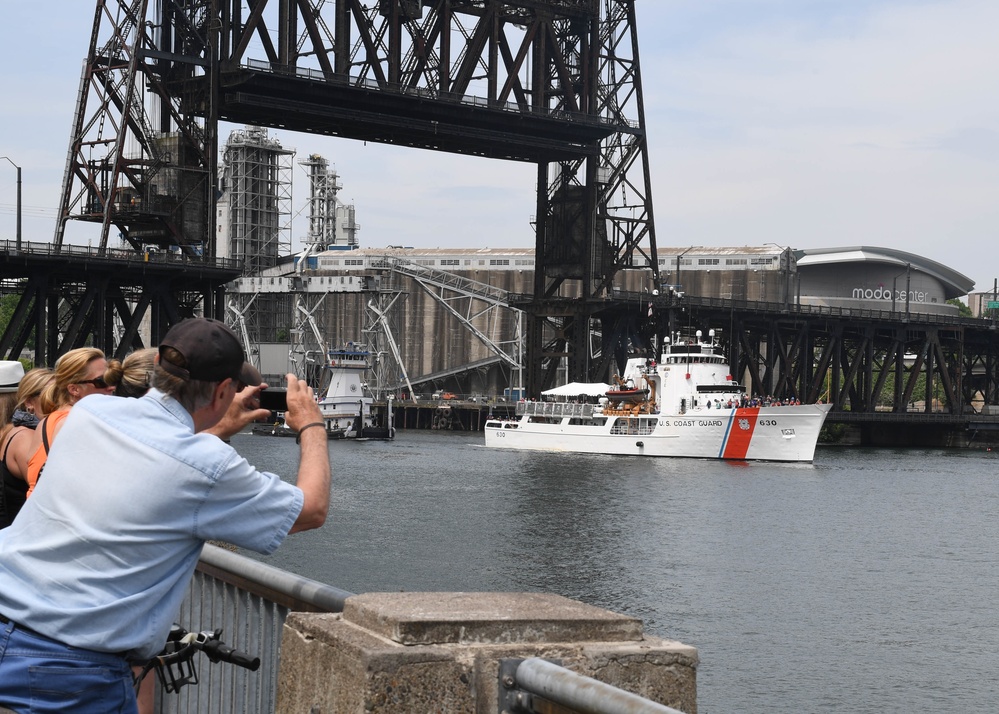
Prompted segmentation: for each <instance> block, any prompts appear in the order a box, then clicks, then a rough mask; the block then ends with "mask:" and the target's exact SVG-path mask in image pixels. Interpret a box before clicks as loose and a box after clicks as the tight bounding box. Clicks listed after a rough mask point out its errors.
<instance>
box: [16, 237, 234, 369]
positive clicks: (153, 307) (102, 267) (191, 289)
mask: <svg viewBox="0 0 999 714" xmlns="http://www.w3.org/2000/svg"><path fill="white" fill-rule="evenodd" d="M240 274H241V266H240V264H239V263H238V262H237V261H234V260H225V259H214V260H207V259H204V258H202V257H200V256H192V255H182V254H174V253H169V252H165V251H148V252H147V251H135V250H132V249H127V248H123V249H105V250H100V249H98V248H94V247H90V246H78V245H66V244H64V245H61V246H60V245H55V244H53V243H35V242H27V241H25V242H15V241H0V281H2V285H3V288H2V289H3V293H4V294H5V295H9V294H17V295H18V296H19V298H18V303H17V305H16V306H15V307H14V310H13V314H12V315H11V318H10V321H9V322H8V324H7V325H6V326H5V328H4V332H3V335H2V336H0V356H2V358H3V359H16V358H17V357H18V356H20V355H21V354H22V352H23V351H24V350H26V349H27V350H29V351H32V352H33V353H34V357H35V363H36V364H39V365H51V364H52V363H53V362H55V360H56V358H57V357H58V356H59V355H61V354H63V353H65V352H67V351H69V350H71V349H74V348H76V347H82V346H85V345H92V346H95V347H99V348H100V349H102V350H104V351H105V352H106V353H108V354H110V355H113V356H115V357H118V358H121V357H123V356H124V355H125V354H127V353H128V352H130V351H131V350H133V349H138V348H141V347H145V346H146V345H144V344H143V343H142V341H141V339H140V337H139V335H140V329H139V328H140V324H141V323H142V322H143V320H146V319H148V321H149V324H150V329H151V332H152V339H153V342H154V344H155V343H156V342H158V341H159V338H160V337H162V335H163V334H164V333H165V332H166V330H167V329H169V327H170V325H172V324H174V323H175V322H177V321H179V320H181V319H183V318H185V317H189V316H193V315H195V314H202V311H203V314H204V315H205V316H206V317H216V318H219V319H221V318H222V317H223V316H224V294H225V293H224V290H225V287H224V286H225V284H226V283H228V282H230V281H231V280H234V279H235V278H237V277H239V275H240Z"/></svg>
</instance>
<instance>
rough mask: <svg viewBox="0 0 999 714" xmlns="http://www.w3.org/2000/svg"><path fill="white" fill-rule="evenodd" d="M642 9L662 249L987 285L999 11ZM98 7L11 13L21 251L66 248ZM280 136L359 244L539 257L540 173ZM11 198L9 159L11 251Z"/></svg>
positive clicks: (6, 109) (737, 2)
mask: <svg viewBox="0 0 999 714" xmlns="http://www.w3.org/2000/svg"><path fill="white" fill-rule="evenodd" d="M635 4H636V8H637V13H638V25H639V41H640V51H641V67H642V73H643V85H644V96H645V103H646V114H647V117H646V118H647V122H648V126H649V137H650V138H649V143H650V151H651V157H652V194H653V197H654V201H655V216H656V231H657V242H658V245H659V246H660V247H670V246H690V245H705V246H736V245H763V244H766V243H771V242H772V243H776V244H779V245H781V246H788V245H790V246H792V247H794V248H823V247H832V246H842V245H871V246H882V247H890V248H898V249H902V250H908V251H911V252H913V253H916V254H919V255H922V256H925V257H928V258H931V259H933V260H937V261H939V262H941V263H943V264H945V265H947V266H949V267H951V268H954V269H955V270H958V271H960V272H962V273H964V274H965V275H967V276H969V277H970V278H972V279H973V280H974V281H975V282H976V283H977V289H979V290H985V289H989V288H991V287H992V283H993V279H994V278H995V277H996V276H997V275H999V266H997V264H996V260H995V259H994V258H993V254H992V252H993V250H994V248H995V246H996V243H997V241H996V233H997V228H999V41H997V34H996V33H997V30H996V28H997V27H999V2H996V0H922V1H919V0H637V2H636V3H635ZM94 5H95V4H94V2H92V1H89V0H50V1H49V2H45V3H27V2H17V1H15V0H0V12H2V17H3V20H4V21H3V22H2V23H0V59H2V61H3V66H4V68H5V69H4V71H3V73H2V75H0V129H2V131H0V156H9V157H10V158H11V159H12V160H13V161H14V162H15V163H17V164H19V165H20V166H21V167H22V171H23V215H24V237H25V239H26V240H33V241H35V240H37V241H49V240H51V237H52V233H53V229H54V220H55V210H56V206H57V204H58V200H59V193H60V191H61V184H62V177H63V172H64V170H65V164H66V155H67V150H68V142H69V130H70V125H71V122H72V118H73V117H72V114H73V109H74V104H75V101H76V95H77V91H78V89H79V83H80V72H81V65H82V61H83V58H84V57H85V55H86V53H87V49H88V47H87V44H88V41H89V34H90V27H91V23H92V21H93V14H94ZM232 128H238V127H230V126H227V127H224V128H223V130H222V135H223V138H224V137H225V136H227V135H228V131H229V130H230V129H232ZM272 135H273V132H272ZM278 136H279V138H280V139H281V141H282V143H283V144H284V145H285V146H286V147H290V148H294V149H296V151H297V157H296V162H297V160H298V159H299V158H304V157H305V156H306V155H307V154H310V153H314V152H315V153H320V154H322V155H323V156H325V157H326V158H328V159H329V160H330V161H331V162H332V163H333V164H334V165H335V166H336V169H337V171H338V173H339V174H340V181H341V184H342V185H343V190H342V192H341V194H340V196H341V198H342V199H343V200H345V201H346V202H348V203H353V204H354V205H355V207H356V209H357V220H358V222H359V223H360V225H361V232H360V234H359V236H360V240H361V243H362V245H363V246H364V247H382V246H386V245H389V244H402V245H412V246H418V247H438V246H439V247H451V246H456V247H465V246H469V247H470V246H476V247H477V246H488V247H532V246H533V245H534V236H533V231H532V229H531V225H530V222H531V220H532V218H533V214H534V205H535V168H534V167H533V166H532V165H530V164H514V163H504V162H499V161H490V160H484V159H470V158H465V157H457V156H449V155H445V154H436V153H433V152H423V151H415V150H405V149H395V148H389V147H384V146H378V145H373V144H367V145H365V144H363V143H361V142H356V141H350V140H342V139H341V140H336V139H328V138H321V137H316V136H311V135H307V134H279V135H278ZM294 173H295V180H296V183H295V190H294V191H295V194H294V195H295V197H294V206H295V209H296V210H301V209H302V208H303V206H304V203H305V200H304V199H305V197H306V193H307V186H306V182H305V174H304V171H303V170H302V169H301V168H300V167H298V166H297V163H296V165H295V171H294ZM14 196H15V171H14V168H13V167H12V166H10V164H8V163H7V162H6V161H3V162H0V237H7V236H10V237H13V234H14V224H15V220H14V218H15V215H14V214H15V211H14ZM298 226H301V229H300V230H296V234H295V240H294V245H295V246H298V245H299V240H298V239H299V238H300V237H301V233H303V232H304V229H305V227H304V222H302V221H298V222H297V223H296V229H297V228H298ZM80 230H81V229H80V228H73V227H72V226H71V229H70V231H71V232H70V235H71V236H74V238H75V237H76V235H77V232H78V231H80ZM81 235H83V234H81ZM77 240H82V241H85V238H82V239H77Z"/></svg>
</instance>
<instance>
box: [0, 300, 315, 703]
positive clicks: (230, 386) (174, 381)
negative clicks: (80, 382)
mask: <svg viewBox="0 0 999 714" xmlns="http://www.w3.org/2000/svg"><path fill="white" fill-rule="evenodd" d="M287 380H288V411H287V413H286V421H287V423H288V425H289V426H290V427H291V428H292V429H295V430H296V431H298V432H299V440H300V444H301V450H302V451H301V460H300V463H299V470H298V478H297V482H296V485H291V484H288V483H285V482H283V481H282V480H281V479H280V478H279V477H278V476H276V475H274V474H271V473H266V472H261V471H258V470H256V469H255V468H253V467H252V466H251V465H250V464H249V463H247V462H246V460H245V459H243V458H242V457H240V456H239V454H238V453H236V452H235V451H234V450H233V449H232V448H231V447H230V446H228V445H227V444H226V443H225V442H223V441H222V440H220V439H219V438H217V437H216V436H213V435H211V434H205V433H199V432H203V431H205V430H206V429H209V428H212V427H215V428H216V433H218V425H219V423H220V421H222V420H223V417H224V416H225V415H226V413H227V411H228V410H229V409H230V405H231V404H232V402H233V400H234V398H235V396H236V393H237V391H239V390H240V389H241V388H242V386H243V385H247V390H246V392H245V393H244V395H241V399H242V400H243V402H244V404H246V406H247V409H252V408H253V406H254V404H253V400H254V399H255V398H256V395H257V393H258V392H259V389H260V384H261V380H260V374H259V373H258V372H257V371H256V370H255V369H254V368H253V367H252V366H250V365H248V364H246V363H245V362H244V355H243V350H242V347H241V346H240V344H239V340H238V339H237V338H236V336H235V334H234V333H233V332H232V331H231V330H230V329H229V328H227V327H226V326H225V325H224V324H222V323H220V322H217V321H215V320H207V319H201V318H195V319H191V320H185V321H184V322H181V323H178V324H177V325H175V326H174V327H173V328H172V329H171V330H170V331H169V332H168V333H167V335H166V337H165V338H164V339H163V342H162V343H161V345H160V347H159V357H158V361H157V365H156V367H155V368H154V374H153V389H152V390H150V392H149V393H148V394H147V395H146V396H144V397H142V398H140V399H119V398H115V397H112V396H104V395H94V396H91V397H87V398H85V399H83V400H81V401H80V402H78V403H77V404H76V405H75V406H74V407H73V410H72V412H71V413H70V415H69V417H68V418H67V419H66V422H65V424H64V425H63V428H62V430H61V431H60V432H59V437H58V439H56V441H55V442H54V443H53V445H52V450H51V453H50V454H49V457H48V461H47V463H46V466H45V470H44V472H43V475H42V477H41V478H40V479H39V481H38V486H37V487H36V489H35V492H34V494H33V495H32V496H31V497H30V498H29V499H28V501H27V503H26V504H25V506H24V508H23V509H22V510H21V513H20V514H19V515H18V517H17V519H16V520H15V521H14V524H13V525H12V526H10V527H9V528H7V529H5V530H3V531H0V706H7V707H10V708H11V709H14V710H15V711H29V710H30V711H31V712H67V711H72V712H85V713H89V712H94V713H96V712H110V711H115V712H118V711H121V712H134V711H135V695H134V692H133V689H132V681H131V670H130V667H129V663H130V662H141V661H144V660H147V659H149V658H150V657H152V656H153V655H154V654H156V653H157V652H159V651H160V650H161V649H162V647H163V644H164V642H165V640H166V636H167V632H168V630H169V628H170V625H171V624H172V623H173V622H174V620H175V619H176V616H177V613H178V611H179V608H180V604H181V601H182V600H183V597H184V594H185V592H186V590H187V586H188V583H189V582H190V579H191V575H192V574H193V572H194V568H195V565H196V564H197V561H198V558H199V556H200V553H201V548H202V546H203V545H204V542H205V541H207V540H220V541H225V542H228V543H232V544H234V545H236V546H239V547H243V548H249V549H251V550H255V551H257V552H260V553H271V552H273V551H274V550H275V549H276V548H277V547H278V545H279V544H280V543H281V541H282V540H284V538H285V536H287V535H288V534H289V533H293V532H296V531H301V530H307V529H311V528H318V527H319V526H321V525H322V524H323V522H324V521H325V519H326V514H327V511H328V509H329V489H330V463H329V453H328V450H327V445H326V428H325V424H324V422H323V419H322V415H321V413H320V411H319V407H318V405H317V404H316V400H315V396H314V394H313V392H312V389H311V388H309V386H308V385H306V384H305V383H304V382H302V381H299V380H298V379H296V378H295V377H294V376H293V375H288V376H287ZM226 423H227V422H223V424H226ZM228 424H229V428H230V429H231V431H230V432H228V433H225V430H223V433H222V434H221V435H222V436H223V437H225V436H227V435H230V434H231V433H234V432H235V431H237V430H238V428H239V427H241V426H243V425H244V424H245V422H241V420H239V419H236V420H232V419H231V417H230V418H229V422H228ZM314 427H315V428H314Z"/></svg>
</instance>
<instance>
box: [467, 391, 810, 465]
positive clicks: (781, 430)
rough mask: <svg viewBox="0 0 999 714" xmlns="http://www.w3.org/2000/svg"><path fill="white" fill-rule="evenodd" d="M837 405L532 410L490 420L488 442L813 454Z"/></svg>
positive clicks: (582, 449)
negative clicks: (551, 413) (552, 413)
mask: <svg viewBox="0 0 999 714" xmlns="http://www.w3.org/2000/svg"><path fill="white" fill-rule="evenodd" d="M829 409H830V406H829V405H821V404H810V405H800V406H780V407H752V408H731V409H693V410H690V411H688V412H685V413H683V414H652V415H641V416H602V417H596V418H592V419H580V418H572V417H569V416H566V417H561V418H560V417H537V416H524V417H522V418H521V419H519V420H518V421H498V420H490V421H487V422H486V425H485V444H486V446H487V447H493V448H505V449H517V450H528V451H566V452H575V453H585V454H610V455H620V456H659V457H686V458H703V459H729V460H740V461H747V460H748V461H752V460H760V461H804V462H808V461H812V459H813V458H814V456H815V447H816V444H817V443H818V438H819V432H820V430H821V429H822V425H823V423H824V422H825V418H826V415H827V414H828V412H829ZM544 419H547V421H542V420H544Z"/></svg>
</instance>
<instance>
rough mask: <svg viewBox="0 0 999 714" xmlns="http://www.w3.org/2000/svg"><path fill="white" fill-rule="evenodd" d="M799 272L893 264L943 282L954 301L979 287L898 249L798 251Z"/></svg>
mask: <svg viewBox="0 0 999 714" xmlns="http://www.w3.org/2000/svg"><path fill="white" fill-rule="evenodd" d="M795 255H796V256H797V259H798V260H797V262H798V268H799V270H800V269H801V268H805V267H810V266H819V265H832V264H835V263H889V264H891V265H898V266H901V267H905V266H906V265H909V266H911V267H912V268H914V269H915V270H918V271H919V272H921V273H926V274H927V275H932V276H933V277H934V278H936V279H937V280H939V281H940V283H941V284H942V285H943V286H944V289H945V290H946V292H947V297H948V299H949V298H954V297H960V296H962V295H967V294H968V293H970V292H971V291H972V290H973V289H974V287H975V281H974V280H972V279H971V278H969V277H968V276H967V275H963V274H961V273H959V272H957V271H956V270H953V269H951V268H948V267H947V266H946V265H942V264H940V263H938V262H936V261H935V260H930V259H929V258H924V257H922V256H920V255H915V254H914V253H906V252H905V251H903V250H895V249H894V248H876V247H872V246H865V245H860V246H850V247H844V248H809V249H805V250H797V251H795Z"/></svg>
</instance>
